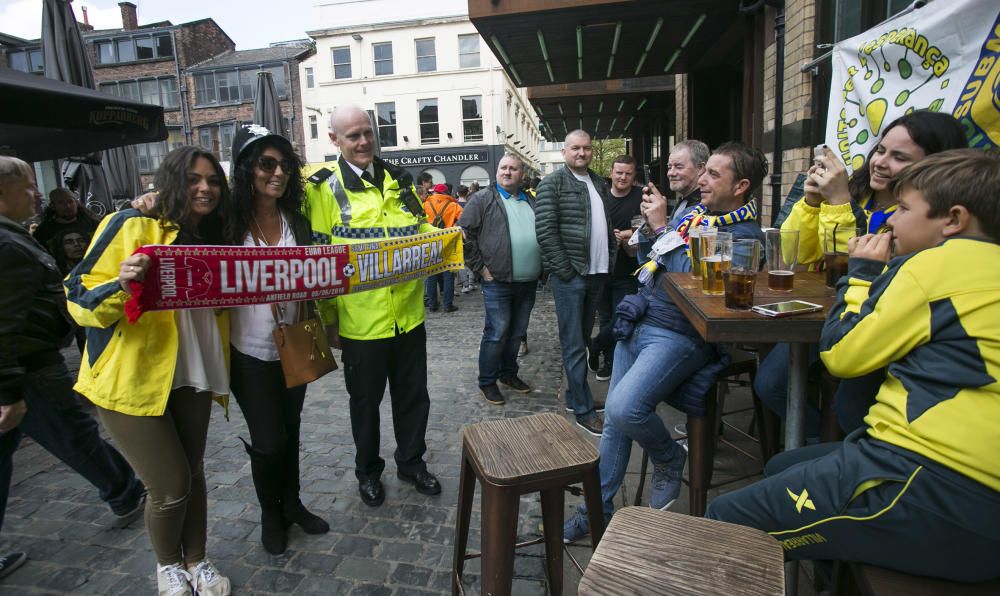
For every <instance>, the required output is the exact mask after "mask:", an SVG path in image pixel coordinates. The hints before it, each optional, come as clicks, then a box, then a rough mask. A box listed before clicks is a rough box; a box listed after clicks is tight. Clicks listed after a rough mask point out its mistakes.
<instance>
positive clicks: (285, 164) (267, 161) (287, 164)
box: [257, 155, 295, 174]
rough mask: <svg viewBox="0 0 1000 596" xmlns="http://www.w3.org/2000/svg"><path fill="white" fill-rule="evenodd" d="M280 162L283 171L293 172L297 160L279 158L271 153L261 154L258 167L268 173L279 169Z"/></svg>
mask: <svg viewBox="0 0 1000 596" xmlns="http://www.w3.org/2000/svg"><path fill="white" fill-rule="evenodd" d="M279 164H280V165H281V171H282V172H286V173H287V172H291V171H292V169H293V168H294V167H295V162H294V161H292V160H290V159H282V160H278V159H275V158H273V157H271V156H270V155H261V156H260V159H258V160H257V167H258V168H260V169H261V171H264V172H267V173H268V174H270V173H271V172H273V171H275V170H277V169H278V165H279Z"/></svg>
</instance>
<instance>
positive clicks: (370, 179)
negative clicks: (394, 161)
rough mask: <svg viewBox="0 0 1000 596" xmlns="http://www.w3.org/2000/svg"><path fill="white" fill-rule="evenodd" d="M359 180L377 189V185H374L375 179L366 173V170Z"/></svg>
mask: <svg viewBox="0 0 1000 596" xmlns="http://www.w3.org/2000/svg"><path fill="white" fill-rule="evenodd" d="M361 179H362V180H364V181H365V182H367V183H369V184H371V185H372V186H374V187H375V188H378V184H375V178H374V177H373V176H372V175H371V174H370V173H369V172H368V170H365V171H364V172H361Z"/></svg>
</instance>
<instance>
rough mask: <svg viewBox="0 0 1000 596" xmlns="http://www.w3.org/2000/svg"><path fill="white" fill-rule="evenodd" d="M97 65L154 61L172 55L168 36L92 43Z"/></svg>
mask: <svg viewBox="0 0 1000 596" xmlns="http://www.w3.org/2000/svg"><path fill="white" fill-rule="evenodd" d="M94 49H95V51H96V53H97V63H98V64H115V63H117V62H134V61H136V60H156V59H159V58H169V57H171V56H173V55H174V46H173V43H172V42H171V41H170V35H169V34H166V33H164V34H160V35H152V36H151V35H148V34H147V35H137V36H128V37H116V38H114V39H102V40H99V41H95V42H94Z"/></svg>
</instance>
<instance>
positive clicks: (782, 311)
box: [752, 300, 823, 318]
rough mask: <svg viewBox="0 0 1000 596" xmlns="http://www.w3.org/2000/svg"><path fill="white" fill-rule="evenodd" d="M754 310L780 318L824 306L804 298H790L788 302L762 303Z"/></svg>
mask: <svg viewBox="0 0 1000 596" xmlns="http://www.w3.org/2000/svg"><path fill="white" fill-rule="evenodd" d="M752 310H753V311H754V312H756V313H760V314H762V315H766V316H769V317H775V318H778V317H790V316H792V315H801V314H805V313H808V312H816V311H819V310H823V306H822V305H820V304H813V303H812V302H805V301H802V300H789V301H787V302H775V303H773V304H760V305H758V306H754V307H753V308H752Z"/></svg>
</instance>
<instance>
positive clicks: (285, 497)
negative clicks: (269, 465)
mask: <svg viewBox="0 0 1000 596" xmlns="http://www.w3.org/2000/svg"><path fill="white" fill-rule="evenodd" d="M285 433H286V434H287V436H288V443H287V444H286V448H285V457H286V459H285V483H284V489H283V490H282V493H281V507H282V512H283V513H284V516H285V519H286V520H287V521H289V522H292V523H296V524H299V527H301V528H302V531H303V532H305V533H306V534H326V533H327V532H329V531H330V524H328V523H326V521H324V520H323V518H321V517H319V516H318V515H314V514H312V513H310V512H309V510H308V509H306V507H305V505H303V504H302V501H301V500H300V499H299V425H298V424H286V425H285Z"/></svg>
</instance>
